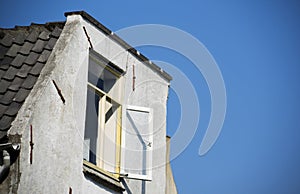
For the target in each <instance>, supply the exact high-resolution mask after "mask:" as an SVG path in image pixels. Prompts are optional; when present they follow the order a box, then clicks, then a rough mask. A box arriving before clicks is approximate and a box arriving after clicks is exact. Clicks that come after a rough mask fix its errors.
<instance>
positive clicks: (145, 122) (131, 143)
mask: <svg viewBox="0 0 300 194" xmlns="http://www.w3.org/2000/svg"><path fill="white" fill-rule="evenodd" d="M124 111H125V113H123V128H122V173H123V174H126V176H127V177H128V178H133V179H141V180H151V179H152V148H153V119H152V116H153V115H152V109H151V108H145V107H138V106H127V107H125V109H124Z"/></svg>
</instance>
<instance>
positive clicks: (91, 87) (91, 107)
mask: <svg viewBox="0 0 300 194" xmlns="http://www.w3.org/2000/svg"><path fill="white" fill-rule="evenodd" d="M120 76H121V72H120V71H119V70H118V69H115V68H114V66H113V65H112V64H110V63H109V62H108V61H107V60H105V59H104V58H103V57H102V56H100V55H99V54H97V53H95V52H93V51H92V52H91V54H90V58H89V70H88V87H87V88H88V89H87V103H86V121H85V133H84V153H83V158H84V159H85V160H87V161H89V162H91V163H93V164H95V165H96V166H98V167H100V168H101V169H103V170H105V171H107V172H111V173H113V174H119V173H120V144H121V114H122V106H121V103H120V102H119V100H120V99H121V94H122V91H121V89H122V87H121V82H122V80H121V79H120Z"/></svg>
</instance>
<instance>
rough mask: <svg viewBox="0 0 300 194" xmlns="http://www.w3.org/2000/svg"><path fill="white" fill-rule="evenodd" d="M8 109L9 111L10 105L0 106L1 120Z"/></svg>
mask: <svg viewBox="0 0 300 194" xmlns="http://www.w3.org/2000/svg"><path fill="white" fill-rule="evenodd" d="M7 109H8V105H4V104H0V118H1V117H2V116H3V114H4V113H5V111H6V110H7Z"/></svg>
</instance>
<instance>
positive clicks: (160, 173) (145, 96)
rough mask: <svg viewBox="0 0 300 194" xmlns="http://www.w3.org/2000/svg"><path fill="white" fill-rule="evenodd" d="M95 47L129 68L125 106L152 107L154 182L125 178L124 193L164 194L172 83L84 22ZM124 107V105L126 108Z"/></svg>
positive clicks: (120, 65) (126, 77) (126, 76)
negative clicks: (169, 101)
mask: <svg viewBox="0 0 300 194" xmlns="http://www.w3.org/2000/svg"><path fill="white" fill-rule="evenodd" d="M83 25H84V26H85V28H86V30H87V33H88V35H89V37H90V39H91V42H92V44H93V47H94V50H96V51H97V52H99V53H101V54H102V55H103V56H104V57H106V58H107V59H109V60H110V61H112V62H113V63H115V64H116V65H118V66H119V67H120V68H122V69H123V70H125V71H126V73H125V75H124V78H125V88H124V98H123V100H124V101H123V103H124V105H126V104H127V105H135V106H143V107H150V108H153V111H154V114H153V115H154V120H153V122H154V125H153V131H154V138H153V167H154V168H153V172H152V176H153V179H152V181H141V180H133V179H125V182H124V184H125V188H127V190H126V191H125V192H124V193H128V194H131V193H134V194H135V193H149V194H152V193H156V194H160V193H165V184H166V182H165V180H166V176H165V172H166V171H165V164H166V157H165V156H166V141H165V137H166V101H167V96H168V86H169V83H168V81H166V80H165V79H164V78H163V77H162V76H161V75H160V74H158V73H157V72H155V71H154V70H152V69H151V68H149V67H148V66H146V65H145V64H143V63H142V62H141V61H139V60H138V59H137V58H136V57H135V56H133V55H132V54H130V53H128V52H127V51H126V50H125V49H124V48H122V47H121V46H120V45H118V44H117V43H116V42H114V41H113V40H111V39H110V38H109V36H106V35H104V34H103V33H99V30H98V29H96V28H95V27H94V26H92V25H91V24H89V23H88V22H84V23H83ZM133 65H134V66H135V67H134V69H135V76H136V79H135V90H134V91H133V88H132V87H133V85H132V84H133ZM124 107H125V106H123V108H124Z"/></svg>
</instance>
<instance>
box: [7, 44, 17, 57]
mask: <svg viewBox="0 0 300 194" xmlns="http://www.w3.org/2000/svg"><path fill="white" fill-rule="evenodd" d="M20 48H21V46H20V45H17V44H13V45H12V46H11V47H10V49H9V50H8V51H7V53H6V56H10V57H15V56H16V55H17V53H18V52H19V50H20Z"/></svg>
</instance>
